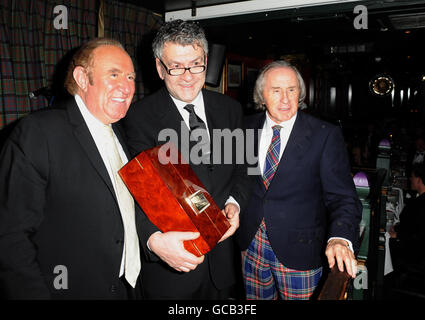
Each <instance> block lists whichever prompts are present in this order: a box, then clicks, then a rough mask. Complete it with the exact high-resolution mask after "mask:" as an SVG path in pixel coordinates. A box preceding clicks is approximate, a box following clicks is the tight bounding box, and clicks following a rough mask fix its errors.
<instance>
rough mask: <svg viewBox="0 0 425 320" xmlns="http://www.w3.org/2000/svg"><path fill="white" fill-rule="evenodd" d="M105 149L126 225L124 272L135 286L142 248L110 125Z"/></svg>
mask: <svg viewBox="0 0 425 320" xmlns="http://www.w3.org/2000/svg"><path fill="white" fill-rule="evenodd" d="M103 133H104V136H105V147H106V148H105V151H106V155H107V158H108V162H109V165H110V168H111V170H112V176H113V180H114V189H115V194H116V196H117V200H118V206H119V209H120V212H121V217H122V220H123V225H124V252H123V255H124V273H125V278H126V280H127V281H128V283H129V284H130V285H131V286H132V287H133V288H134V287H135V286H136V280H137V277H138V276H139V272H140V248H139V238H138V236H137V231H136V220H135V211H134V200H133V197H132V196H131V194H130V192H129V191H128V189H127V187H126V186H125V184H124V182H123V181H122V179H121V177H120V176H119V174H118V170H119V169H121V167H122V166H123V163H122V160H121V156H120V154H119V152H118V147H117V144H116V142H115V138H114V133H113V131H112V127H111V126H110V125H105V126H104V131H103Z"/></svg>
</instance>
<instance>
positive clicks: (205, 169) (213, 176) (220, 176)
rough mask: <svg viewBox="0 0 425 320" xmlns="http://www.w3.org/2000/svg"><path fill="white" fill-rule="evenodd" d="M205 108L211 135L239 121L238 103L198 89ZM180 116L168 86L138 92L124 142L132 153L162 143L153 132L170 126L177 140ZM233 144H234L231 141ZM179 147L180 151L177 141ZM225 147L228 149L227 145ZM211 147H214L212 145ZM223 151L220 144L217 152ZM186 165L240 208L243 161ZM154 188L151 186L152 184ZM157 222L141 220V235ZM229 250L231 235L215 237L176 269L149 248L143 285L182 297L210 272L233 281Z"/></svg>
mask: <svg viewBox="0 0 425 320" xmlns="http://www.w3.org/2000/svg"><path fill="white" fill-rule="evenodd" d="M203 98H204V104H205V112H206V117H207V122H208V128H209V130H210V136H211V141H213V138H212V137H213V132H212V130H213V129H225V128H228V129H230V130H233V129H236V128H241V127H242V121H243V117H242V110H241V106H240V104H239V103H237V102H236V101H234V100H233V99H231V98H229V97H227V96H224V95H221V94H217V93H215V92H211V91H207V90H203ZM182 121H183V119H182V117H181V115H180V113H179V111H178V110H177V107H176V105H175V104H174V102H173V101H172V99H171V97H170V95H169V93H168V91H167V90H166V89H165V88H163V89H161V90H159V91H157V92H156V93H154V94H152V95H150V96H148V97H145V98H143V99H142V100H141V101H139V102H138V103H136V104H135V105H134V106H132V107H131V108H130V111H129V113H128V115H127V117H126V118H125V119H124V122H123V125H124V127H125V131H126V134H127V142H128V146H129V148H130V151H131V153H132V155H133V156H136V155H137V154H139V153H140V152H141V151H143V150H146V149H149V148H152V147H155V146H157V145H161V144H163V143H165V142H164V141H159V139H158V135H159V133H160V131H161V130H163V129H167V128H169V129H173V130H175V132H176V133H177V134H178V139H179V142H181V134H182V133H181V123H182ZM183 131H186V132H185V134H186V135H187V136H189V129H188V128H187V126H186V125H185V124H184V122H183ZM234 146H235V145H234V144H233V147H234ZM179 149H180V151H182V149H181V146H180V145H179ZM226 151H227V152H229V150H226ZM213 152H214V150H213ZM221 154H222V155H224V150H222V152H221ZM190 165H191V167H192V168H193V170H194V171H195V173H196V174H197V176H198V178H199V179H200V180H201V182H202V183H203V185H204V186H205V188H206V189H207V190H208V192H209V193H210V194H211V195H212V197H213V199H214V200H215V202H216V203H217V205H218V206H219V208H221V209H222V208H223V207H224V204H225V202H226V200H227V199H228V197H229V196H230V195H231V196H233V197H234V198H235V199H236V201H237V202H238V203H239V205H240V206H241V211H243V210H244V207H245V204H246V203H247V201H248V195H249V190H250V189H249V182H250V181H249V178H248V177H247V176H246V170H245V167H244V166H243V165H236V164H235V162H233V163H232V164H215V165H212V166H207V165H203V164H200V165H193V163H190ZM152 192H154V190H152ZM156 231H158V228H157V227H155V226H154V225H153V224H151V223H146V224H145V226H144V229H143V233H142V237H143V238H144V241H147V240H148V238H149V237H150V236H151V234H152V233H154V232H156ZM233 254H234V251H233V243H232V238H230V239H227V240H225V241H223V242H221V243H219V244H218V245H217V246H216V247H215V248H214V249H213V250H212V251H211V252H209V253H208V254H207V259H206V260H205V261H204V263H202V264H201V265H200V266H198V267H197V268H196V269H195V270H194V271H191V272H188V273H181V272H177V271H174V270H173V269H171V268H169V267H168V266H167V265H166V264H165V263H163V262H161V261H159V260H158V258H157V257H156V256H155V255H153V254H152V256H151V261H145V262H144V264H143V265H142V282H143V289H144V290H147V291H148V292H149V291H150V292H154V296H156V297H158V295H160V296H162V297H164V298H166V297H184V296H187V293H190V292H191V291H193V290H194V287H196V286H199V284H200V283H201V281H203V280H204V279H205V278H206V277H209V275H208V274H210V276H211V280H212V281H213V283H214V285H215V286H216V287H217V288H218V289H222V288H226V287H229V286H230V285H232V284H233V283H234V282H235V274H234V264H233V260H234V256H233Z"/></svg>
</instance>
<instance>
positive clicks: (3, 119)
mask: <svg viewBox="0 0 425 320" xmlns="http://www.w3.org/2000/svg"><path fill="white" fill-rule="evenodd" d="M57 5H64V6H65V7H66V8H67V9H68V29H61V30H56V29H55V28H54V23H53V21H54V18H55V17H56V16H58V14H55V13H53V9H54V7H55V6H57ZM105 12H106V13H105V15H106V17H105V36H106V37H114V38H116V39H118V40H120V41H121V42H122V43H123V45H124V47H125V48H126V50H127V51H128V52H129V54H130V55H131V56H132V58H133V61H135V57H136V55H137V52H136V49H135V48H136V45H137V43H138V42H140V39H141V38H142V37H143V35H145V34H146V33H147V32H148V31H150V30H151V29H156V28H158V27H159V25H160V24H161V23H162V17H161V16H158V15H156V14H154V13H152V12H150V11H148V10H146V9H143V8H140V7H137V6H134V5H129V4H123V3H120V2H118V1H113V0H106V1H105ZM97 21H98V1H92V0H62V1H56V0H2V1H0V52H1V59H0V73H1V78H0V129H1V128H3V127H4V126H6V125H7V124H9V123H11V122H13V121H15V120H16V119H18V118H20V117H22V116H24V115H25V114H27V113H29V112H31V111H35V110H38V109H42V108H45V107H47V106H48V101H47V100H46V99H45V98H44V97H42V96H39V97H38V98H37V99H29V97H28V94H29V93H30V92H33V91H34V90H37V89H39V88H42V87H46V86H48V87H51V85H52V81H54V79H53V75H54V72H55V69H56V68H57V66H58V62H60V61H61V59H62V58H63V57H64V55H65V54H66V53H68V52H69V51H70V50H71V49H74V48H76V47H78V46H80V45H81V44H82V43H84V42H86V41H87V40H89V39H92V38H94V37H96V36H97V31H98V29H97ZM150 58H151V59H152V57H150ZM135 68H136V72H137V64H136V63H135ZM142 82H143V79H142V77H141V76H140V72H139V74H138V78H136V94H135V98H136V97H137V98H141V97H142V96H143V94H144V88H143V84H142Z"/></svg>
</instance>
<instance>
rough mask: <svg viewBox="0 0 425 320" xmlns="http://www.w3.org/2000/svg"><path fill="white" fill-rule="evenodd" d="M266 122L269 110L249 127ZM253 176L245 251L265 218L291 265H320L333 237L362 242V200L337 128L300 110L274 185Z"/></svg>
mask: <svg viewBox="0 0 425 320" xmlns="http://www.w3.org/2000/svg"><path fill="white" fill-rule="evenodd" d="M264 121H265V113H264V112H263V113H260V114H256V115H253V116H251V117H250V118H248V119H247V122H246V127H247V128H252V129H262V128H263V125H264ZM257 137H258V135H255V138H256V139H255V145H254V148H255V150H257V151H258V138H257ZM252 177H253V179H254V180H255V183H254V187H253V188H254V189H253V195H252V197H251V201H250V203H249V206H248V209H247V211H246V212H245V213H244V215H243V216H242V219H241V225H240V228H239V230H238V239H239V242H240V246H241V249H242V250H245V249H247V248H248V246H249V244H250V243H251V241H252V239H253V238H254V235H255V233H256V232H257V230H258V227H259V225H260V222H261V220H262V219H263V217H264V219H265V222H266V226H267V235H268V238H269V240H270V242H271V246H272V247H273V250H274V252H275V254H276V256H277V257H278V259H279V261H280V262H281V263H282V264H284V265H285V266H286V267H288V268H292V269H298V270H307V269H312V268H317V267H319V266H321V264H322V262H321V255H322V254H323V252H324V245H325V244H326V241H327V239H328V238H329V237H343V238H346V239H348V240H350V241H352V243H353V245H354V246H355V247H356V246H357V245H358V237H359V229H358V224H359V222H360V219H361V203H360V201H359V199H358V197H357V194H356V191H355V187H354V183H353V179H352V177H351V175H350V168H349V163H348V157H347V151H346V148H345V145H344V140H343V137H342V134H341V132H340V130H339V128H338V127H336V126H334V125H331V124H329V123H326V122H324V121H321V120H318V119H316V118H314V117H312V116H310V115H308V114H305V113H303V112H301V111H299V112H298V115H297V119H296V121H295V123H294V127H293V129H292V132H291V134H290V137H289V140H288V144H287V145H286V148H285V151H284V153H283V155H282V158H281V160H280V162H279V166H278V168H277V172H276V173H275V176H274V178H273V180H272V182H271V184H270V186H269V189H268V190H267V191H266V189H265V187H264V184H263V182H262V177H261V175H257V176H252Z"/></svg>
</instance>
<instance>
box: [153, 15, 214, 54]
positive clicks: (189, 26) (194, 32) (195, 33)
mask: <svg viewBox="0 0 425 320" xmlns="http://www.w3.org/2000/svg"><path fill="white" fill-rule="evenodd" d="M166 42H173V43H176V44H179V45H183V46H187V45H198V46H200V47H201V48H202V49H203V50H204V53H205V55H208V41H207V38H206V37H205V31H204V29H202V27H201V26H200V25H199V23H198V22H195V21H183V20H180V19H178V20H173V21H169V22H166V23H165V24H163V25H162V26H161V28H159V30H158V32H157V34H156V36H155V38H154V40H153V42H152V51H153V55H154V57H155V58H158V59H161V58H162V50H163V48H164V44H165V43H166Z"/></svg>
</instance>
